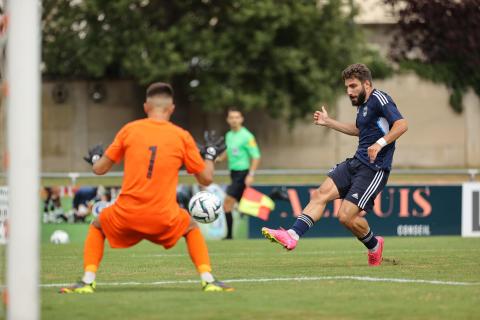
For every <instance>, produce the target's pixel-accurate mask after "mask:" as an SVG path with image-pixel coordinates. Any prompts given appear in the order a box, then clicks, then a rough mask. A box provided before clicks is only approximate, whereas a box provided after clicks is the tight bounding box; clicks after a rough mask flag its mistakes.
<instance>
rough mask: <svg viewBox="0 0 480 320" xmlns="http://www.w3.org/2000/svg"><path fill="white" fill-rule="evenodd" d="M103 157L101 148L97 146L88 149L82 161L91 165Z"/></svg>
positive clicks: (99, 145)
mask: <svg viewBox="0 0 480 320" xmlns="http://www.w3.org/2000/svg"><path fill="white" fill-rule="evenodd" d="M102 156H103V146H102V145H101V144H97V145H95V146H93V147H92V148H90V149H88V155H87V156H85V157H83V160H85V161H87V162H88V163H90V164H91V165H93V164H94V163H95V162H97V161H98V160H99V159H100V158H101V157H102Z"/></svg>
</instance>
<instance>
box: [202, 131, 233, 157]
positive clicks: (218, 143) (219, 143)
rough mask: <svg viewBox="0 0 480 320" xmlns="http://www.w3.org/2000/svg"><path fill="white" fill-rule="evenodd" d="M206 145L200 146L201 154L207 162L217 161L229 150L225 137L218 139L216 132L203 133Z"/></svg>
mask: <svg viewBox="0 0 480 320" xmlns="http://www.w3.org/2000/svg"><path fill="white" fill-rule="evenodd" d="M203 137H204V139H205V145H198V147H199V149H200V153H201V155H202V156H203V158H204V159H206V160H212V161H215V159H216V158H217V157H218V156H219V155H220V154H221V153H222V152H223V151H225V149H227V146H226V145H225V141H224V139H223V137H219V138H216V137H215V131H205V132H204V133H203Z"/></svg>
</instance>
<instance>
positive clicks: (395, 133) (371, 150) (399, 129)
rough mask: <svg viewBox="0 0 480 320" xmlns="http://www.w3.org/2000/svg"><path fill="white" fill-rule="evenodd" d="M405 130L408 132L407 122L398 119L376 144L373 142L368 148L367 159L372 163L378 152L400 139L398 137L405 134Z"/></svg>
mask: <svg viewBox="0 0 480 320" xmlns="http://www.w3.org/2000/svg"><path fill="white" fill-rule="evenodd" d="M407 130H408V123H407V120H405V119H400V120H397V121H395V122H394V123H393V125H392V128H391V129H390V131H389V132H388V133H387V134H386V135H385V136H383V137H382V138H380V139H378V141H377V142H375V143H374V144H372V145H371V146H370V147H368V150H367V152H368V158H369V159H370V162H371V163H373V162H374V161H375V159H376V158H377V155H378V153H379V152H380V150H382V148H383V147H385V146H386V145H387V144H389V143H392V142H393V141H395V140H397V139H398V138H400V136H401V135H402V134H404V133H405V132H407Z"/></svg>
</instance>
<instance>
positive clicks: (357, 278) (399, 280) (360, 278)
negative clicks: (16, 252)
mask: <svg viewBox="0 0 480 320" xmlns="http://www.w3.org/2000/svg"><path fill="white" fill-rule="evenodd" d="M325 280H355V281H367V282H394V283H422V284H433V285H446V286H479V285H480V282H459V281H442V280H424V279H402V278H374V277H367V276H322V277H291V278H257V279H229V280H225V282H227V283H229V282H230V283H233V282H246V283H249V282H279V281H325ZM198 282H199V280H165V281H155V282H135V281H130V282H103V283H98V285H99V286H141V285H143V286H145V285H147V286H148V285H149V286H161V285H168V284H190V283H198ZM68 285H71V283H47V284H41V285H40V287H42V288H52V287H63V286H68Z"/></svg>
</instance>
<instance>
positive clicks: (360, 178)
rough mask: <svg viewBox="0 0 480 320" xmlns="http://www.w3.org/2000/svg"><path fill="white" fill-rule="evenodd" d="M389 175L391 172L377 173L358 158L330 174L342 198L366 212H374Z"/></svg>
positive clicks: (350, 159) (380, 171)
mask: <svg viewBox="0 0 480 320" xmlns="http://www.w3.org/2000/svg"><path fill="white" fill-rule="evenodd" d="M389 175H390V172H389V171H385V170H379V171H375V170H373V169H372V168H370V167H368V166H367V165H365V164H364V163H363V162H361V161H360V160H358V159H357V158H349V159H347V160H345V161H344V162H342V163H339V164H337V165H336V166H335V167H333V168H332V169H331V170H330V172H329V173H328V176H329V177H330V178H331V179H332V180H333V182H334V183H335V185H336V186H337V189H338V192H339V193H340V198H341V199H346V200H348V201H350V202H352V203H354V204H355V205H357V206H358V207H359V208H361V209H363V210H365V211H371V210H372V208H373V201H374V200H375V198H376V197H377V195H378V194H379V193H380V192H381V191H382V190H383V187H384V186H385V184H386V183H387V180H388V176H389Z"/></svg>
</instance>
